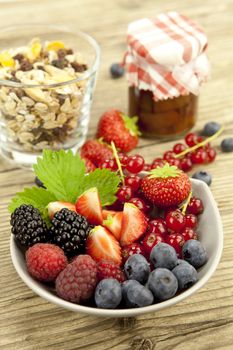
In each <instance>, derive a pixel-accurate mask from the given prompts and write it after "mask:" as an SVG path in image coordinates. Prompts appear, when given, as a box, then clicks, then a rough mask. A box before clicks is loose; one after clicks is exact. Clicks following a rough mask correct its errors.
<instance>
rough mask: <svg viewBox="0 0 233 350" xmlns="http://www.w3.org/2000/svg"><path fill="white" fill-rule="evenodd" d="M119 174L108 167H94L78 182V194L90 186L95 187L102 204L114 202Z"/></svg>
mask: <svg viewBox="0 0 233 350" xmlns="http://www.w3.org/2000/svg"><path fill="white" fill-rule="evenodd" d="M119 183H120V178H119V176H118V175H117V174H116V173H114V172H112V171H110V170H108V169H96V170H95V171H93V172H92V173H90V174H88V175H86V176H85V177H84V178H83V181H82V182H81V183H80V187H79V196H80V195H81V194H82V193H83V192H85V191H86V190H88V189H89V188H91V187H96V188H97V189H98V192H99V196H100V201H101V204H102V206H104V205H110V204H112V203H114V202H115V200H116V196H115V193H116V192H117V189H118V185H119Z"/></svg>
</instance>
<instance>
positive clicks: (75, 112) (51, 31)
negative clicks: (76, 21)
mask: <svg viewBox="0 0 233 350" xmlns="http://www.w3.org/2000/svg"><path fill="white" fill-rule="evenodd" d="M35 37H38V38H39V39H40V40H41V42H48V41H59V42H63V43H64V44H65V46H66V47H68V48H71V49H72V50H73V51H74V52H75V53H80V55H81V57H82V60H83V62H85V65H86V66H87V69H86V70H84V71H83V72H80V73H79V74H78V76H77V77H75V79H69V80H67V81H63V80H62V81H61V82H58V83H54V82H53V83H46V84H45V83H44V82H43V81H42V83H39V84H38V83H37V84H35V83H31V82H30V81H29V83H28V82H27V83H26V84H25V83H22V82H21V81H20V82H19V81H17V79H11V80H8V79H6V78H4V79H2V76H1V75H0V152H1V154H2V156H3V157H5V158H7V159H8V160H10V161H12V162H14V163H15V164H17V165H19V166H26V167H31V166H32V164H34V163H35V162H36V158H37V157H38V156H39V155H41V153H42V150H43V149H53V150H59V149H65V150H66V149H72V150H73V151H74V152H76V151H77V150H78V149H79V148H80V147H81V146H82V144H83V143H84V141H85V138H86V135H87V130H88V124H89V119H90V107H91V102H92V96H93V90H94V86H95V81H96V73H97V70H98V67H99V61H100V48H99V45H98V44H97V42H96V41H95V40H94V39H93V38H92V37H91V36H89V35H87V34H85V33H83V32H77V31H74V30H71V29H67V28H65V27H61V26H58V27H57V26H49V25H47V26H46V25H22V26H17V27H10V28H5V29H2V30H1V32H0V51H1V52H3V51H8V52H10V51H11V49H15V48H19V47H22V46H25V45H27V43H28V42H30V41H31V40H32V39H33V38H35Z"/></svg>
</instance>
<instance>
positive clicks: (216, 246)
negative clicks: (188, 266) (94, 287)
mask: <svg viewBox="0 0 233 350" xmlns="http://www.w3.org/2000/svg"><path fill="white" fill-rule="evenodd" d="M191 181H192V188H193V194H194V195H195V196H197V197H200V198H201V199H202V201H203V203H204V207H205V210H204V213H203V214H202V215H201V217H200V222H199V226H198V232H199V234H200V236H199V237H200V240H201V242H202V243H203V244H204V246H205V247H206V250H207V254H208V261H207V263H206V264H205V265H204V266H203V267H202V268H201V269H199V271H198V278H199V280H198V282H197V283H196V284H194V285H193V286H192V287H191V288H189V289H187V290H186V291H184V292H182V293H181V294H179V295H177V296H175V297H174V298H172V299H169V300H166V301H163V302H161V303H158V304H154V305H150V306H147V307H141V308H136V309H118V310H108V309H98V308H95V307H87V306H82V305H78V304H73V303H70V302H68V301H65V300H63V299H61V298H59V297H58V296H57V295H56V294H55V292H54V290H53V289H50V288H49V287H47V286H46V285H44V284H42V283H40V282H37V281H36V280H34V279H33V278H32V277H31V276H30V275H29V273H28V272H27V268H26V264H25V259H24V255H23V253H22V252H21V251H20V250H19V249H18V247H17V244H16V241H15V238H14V236H13V235H11V241H10V251H11V258H12V262H13V264H14V267H15V269H16V271H17V273H18V274H19V276H20V277H21V279H22V280H23V281H24V283H25V284H26V285H27V286H28V287H29V288H31V289H32V290H33V291H34V292H35V293H36V294H38V295H39V296H41V297H42V298H44V299H46V300H48V301H50V302H52V303H54V304H57V305H59V306H61V307H64V308H66V309H68V310H71V311H75V312H82V313H86V314H89V315H95V316H105V317H106V316H109V317H134V316H137V315H142V314H145V313H149V312H155V311H157V310H161V309H164V308H166V307H168V306H171V305H174V304H177V303H178V302H180V301H181V300H183V299H185V298H188V297H189V296H191V295H192V294H193V293H195V292H196V291H197V290H198V289H200V288H201V287H202V286H203V285H204V284H205V283H206V282H207V281H208V279H209V278H210V277H211V276H212V275H213V273H214V272H215V270H216V268H217V266H218V263H219V261H220V258H221V254H222V249H223V230H222V223H221V218H220V215H219V211H218V208H217V205H216V202H215V200H214V198H213V196H212V193H211V191H210V189H209V187H208V186H207V185H206V184H205V183H203V182H201V181H199V180H193V179H192V180H191Z"/></svg>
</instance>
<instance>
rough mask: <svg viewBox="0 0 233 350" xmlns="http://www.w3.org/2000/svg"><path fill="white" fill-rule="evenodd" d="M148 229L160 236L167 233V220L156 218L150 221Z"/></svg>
mask: <svg viewBox="0 0 233 350" xmlns="http://www.w3.org/2000/svg"><path fill="white" fill-rule="evenodd" d="M148 231H149V232H153V233H156V234H158V235H160V236H165V235H166V234H167V228H166V222H165V221H164V220H163V219H154V220H151V221H150V222H149V225H148Z"/></svg>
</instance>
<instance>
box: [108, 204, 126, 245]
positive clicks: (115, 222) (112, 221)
mask: <svg viewBox="0 0 233 350" xmlns="http://www.w3.org/2000/svg"><path fill="white" fill-rule="evenodd" d="M106 212H108V213H107V217H106ZM103 216H105V217H106V219H104V221H103V225H104V226H105V227H107V229H108V230H109V231H110V232H111V233H112V234H113V236H115V237H116V239H117V240H118V241H119V240H120V237H121V236H120V235H121V225H122V218H123V212H122V211H116V212H114V211H112V210H109V211H108V210H105V213H104V215H103Z"/></svg>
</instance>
